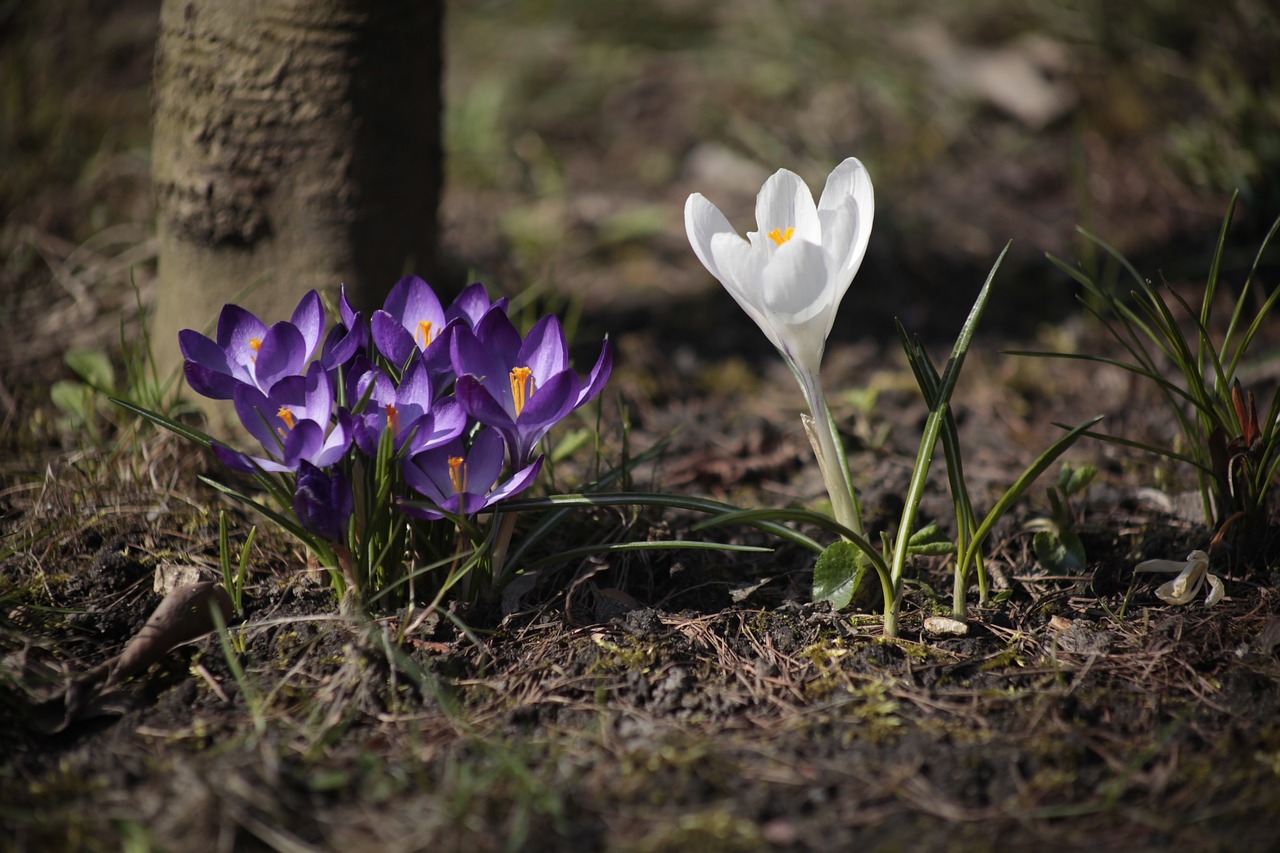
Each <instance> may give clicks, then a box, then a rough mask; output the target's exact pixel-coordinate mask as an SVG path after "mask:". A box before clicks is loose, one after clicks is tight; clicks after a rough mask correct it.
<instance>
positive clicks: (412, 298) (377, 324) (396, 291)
mask: <svg viewBox="0 0 1280 853" xmlns="http://www.w3.org/2000/svg"><path fill="white" fill-rule="evenodd" d="M446 322H447V320H446V319H445V316H444V309H443V308H442V307H440V299H439V298H438V297H437V296H436V294H435V291H434V290H432V289H431V285H429V284H427V283H426V282H425V281H423V280H422V279H420V278H418V277H417V276H416V275H410V276H405V277H404V278H402V279H400V281H398V282H397V283H396V286H395V287H393V288H391V292H390V293H388V294H387V298H386V301H385V302H383V304H382V308H380V309H378V310H377V311H374V312H373V316H372V317H371V318H370V320H369V328H370V331H371V333H372V335H373V343H374V346H376V347H377V348H378V352H380V353H382V355H383V356H385V357H386V359H387V361H389V362H390V363H391V365H392V367H393V369H395V370H397V371H398V370H401V369H403V368H404V367H405V365H407V364H408V363H409V358H410V357H411V356H413V355H414V353H415V352H421V353H423V354H424V355H425V356H427V358H428V361H429V362H432V363H434V360H435V359H441V361H442V362H443V363H445V364H447V363H448V361H447V355H446V356H442V355H441V353H447V352H448V347H449V344H448V341H447V340H444V339H442V338H441V337H440V335H441V333H442V332H443V331H444V328H445V324H446ZM437 342H439V343H438V345H437V346H436V347H434V348H433V347H432V344H437ZM433 356H434V357H435V359H433V358H432V357H433Z"/></svg>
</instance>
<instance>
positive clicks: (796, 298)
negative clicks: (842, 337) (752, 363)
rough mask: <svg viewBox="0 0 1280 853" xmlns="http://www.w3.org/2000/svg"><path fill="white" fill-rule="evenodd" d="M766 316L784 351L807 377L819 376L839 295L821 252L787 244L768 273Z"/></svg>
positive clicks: (797, 243) (804, 244) (812, 246)
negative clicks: (831, 283)
mask: <svg viewBox="0 0 1280 853" xmlns="http://www.w3.org/2000/svg"><path fill="white" fill-rule="evenodd" d="M763 283H764V312H765V316H766V317H768V318H769V320H770V321H771V322H772V323H773V324H774V328H775V329H776V331H777V335H778V338H779V340H781V342H782V346H781V349H782V351H783V352H784V353H785V354H786V355H787V356H789V357H790V358H791V360H792V361H794V362H795V363H796V365H797V366H798V367H799V368H800V369H802V370H804V371H805V372H812V373H814V374H816V373H817V371H818V368H819V366H820V365H821V363H822V352H823V349H824V348H825V347H826V342H827V333H828V332H829V331H830V330H831V323H832V321H833V319H834V317H835V304H834V300H833V296H834V293H833V291H832V288H831V285H830V282H829V281H828V278H827V264H826V257H825V255H824V254H823V251H822V247H821V246H818V245H816V244H814V243H809V242H807V241H804V240H790V241H788V242H787V243H784V244H783V245H782V246H781V247H780V248H779V249H778V251H777V252H775V253H774V255H773V258H772V259H771V260H770V261H769V264H768V265H767V266H766V267H765V268H764V275H763Z"/></svg>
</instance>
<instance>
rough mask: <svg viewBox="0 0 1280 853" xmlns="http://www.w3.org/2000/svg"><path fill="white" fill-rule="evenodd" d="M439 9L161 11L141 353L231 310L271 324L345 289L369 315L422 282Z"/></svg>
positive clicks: (277, 5) (164, 346)
mask: <svg viewBox="0 0 1280 853" xmlns="http://www.w3.org/2000/svg"><path fill="white" fill-rule="evenodd" d="M442 10H443V0H379V2H376V3H370V2H360V0H164V2H163V4H162V7H161V12H160V33H159V39H158V44H157V50H156V65H155V80H154V122H155V124H154V141H153V147H152V180H153V186H154V192H155V199H156V231H157V237H158V239H159V269H158V279H159V281H158V290H157V296H156V306H155V312H154V318H153V322H154V325H153V332H152V342H153V346H154V348H155V352H156V355H157V358H158V359H159V362H158V364H159V366H160V368H161V370H162V371H167V370H169V369H170V368H176V367H177V366H178V364H179V359H180V356H179V354H178V346H177V333H178V331H179V330H180V329H184V328H193V329H197V330H200V331H205V332H209V331H210V330H211V329H212V328H213V324H214V323H215V322H216V319H217V316H218V313H219V311H220V310H221V308H222V306H223V305H224V304H225V303H227V302H237V303H239V304H241V305H243V306H244V307H246V308H248V309H249V310H251V311H253V312H255V313H256V314H258V316H259V317H261V318H262V319H263V320H264V321H265V322H267V323H268V324H269V323H271V322H274V321H276V320H281V319H287V318H288V317H289V314H290V313H291V312H292V310H293V308H294V306H295V305H296V304H297V301H298V299H299V298H300V297H301V296H302V294H303V293H305V292H306V291H308V290H310V289H312V288H315V289H317V290H320V291H321V292H322V293H329V294H335V293H336V292H337V289H338V286H339V285H340V284H342V283H345V284H346V286H347V292H348V294H349V296H350V297H351V298H352V300H353V302H355V303H356V305H357V307H364V308H369V307H371V306H376V305H377V304H379V303H380V302H381V298H382V295H383V294H385V292H386V291H387V290H388V289H389V288H390V287H391V285H392V284H394V283H395V281H396V280H397V279H398V278H399V277H400V276H401V275H402V274H404V273H405V272H407V271H410V270H412V271H414V272H418V273H419V274H422V275H424V276H430V274H431V273H432V271H433V266H434V264H435V235H436V210H437V206H438V202H439V195H440V187H441V173H442V147H441V137H440V114H441V72H442V68H441V65H442V63H441V50H442V45H441V25H442V16H443V11H442Z"/></svg>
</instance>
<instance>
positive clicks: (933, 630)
mask: <svg viewBox="0 0 1280 853" xmlns="http://www.w3.org/2000/svg"><path fill="white" fill-rule="evenodd" d="M924 632H925V633H926V634H928V635H929V636H930V637H967V636H969V626H968V625H966V624H965V623H963V622H961V621H960V620H959V619H952V618H951V617H950V616H929V617H926V618H925V620H924Z"/></svg>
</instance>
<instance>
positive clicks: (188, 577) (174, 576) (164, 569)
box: [155, 563, 204, 596]
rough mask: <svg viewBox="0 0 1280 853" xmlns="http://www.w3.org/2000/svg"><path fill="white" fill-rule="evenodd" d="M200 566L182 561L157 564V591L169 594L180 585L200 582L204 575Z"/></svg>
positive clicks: (161, 593)
mask: <svg viewBox="0 0 1280 853" xmlns="http://www.w3.org/2000/svg"><path fill="white" fill-rule="evenodd" d="M203 574H204V572H203V570H201V568H200V567H199V566H193V565H190V564H181V563H161V564H160V565H158V566H156V578H155V591H156V592H157V593H158V594H159V595H162V596H163V595H168V594H169V593H171V592H173V591H174V590H175V589H177V588H178V587H180V586H186V585H188V584H193V583H198V582H199V581H200V580H201V579H202V577H203Z"/></svg>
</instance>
